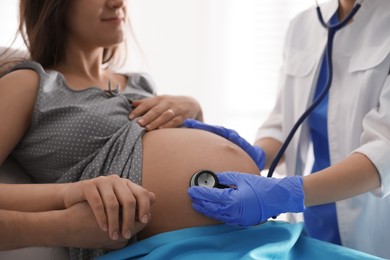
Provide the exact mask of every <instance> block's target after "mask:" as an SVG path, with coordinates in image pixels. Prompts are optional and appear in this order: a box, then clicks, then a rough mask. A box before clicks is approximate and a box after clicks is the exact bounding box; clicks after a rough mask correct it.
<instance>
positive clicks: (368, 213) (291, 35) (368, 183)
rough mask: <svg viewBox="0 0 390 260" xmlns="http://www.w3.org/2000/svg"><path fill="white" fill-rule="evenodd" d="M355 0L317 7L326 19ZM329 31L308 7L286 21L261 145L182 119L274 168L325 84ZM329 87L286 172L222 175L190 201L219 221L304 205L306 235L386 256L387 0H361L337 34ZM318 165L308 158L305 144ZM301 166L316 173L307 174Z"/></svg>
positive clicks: (252, 221)
mask: <svg viewBox="0 0 390 260" xmlns="http://www.w3.org/2000/svg"><path fill="white" fill-rule="evenodd" d="M354 4H355V1H354V0H339V1H336V0H331V1H330V2H328V3H326V4H324V5H322V6H321V10H322V14H323V18H324V20H325V21H326V22H329V23H330V24H335V23H337V22H338V21H341V20H343V19H344V18H345V17H346V16H347V15H348V14H349V13H350V12H351V10H352V8H353V6H354ZM326 41H327V30H326V29H324V27H323V26H322V25H321V24H320V22H319V21H318V20H317V14H316V10H315V9H314V8H312V9H309V10H307V11H305V12H303V13H301V14H300V15H298V16H297V17H296V18H295V19H293V21H292V22H291V24H290V27H289V30H288V33H287V37H286V42H285V49H284V66H283V70H282V74H281V77H280V81H279V83H280V92H279V95H278V98H277V102H276V105H275V107H274V109H273V111H272V112H271V114H270V115H269V117H268V119H267V120H266V121H265V123H263V125H262V126H261V127H260V129H259V131H258V133H257V138H256V142H255V145H254V146H252V145H249V144H248V143H247V142H246V141H245V140H244V139H242V138H241V137H240V136H238V134H237V133H235V132H234V131H232V130H228V129H225V128H222V127H214V126H210V125H205V124H202V123H199V122H197V121H194V120H187V121H186V123H185V124H186V126H187V127H192V128H199V129H204V130H208V131H211V132H214V133H216V134H219V135H221V136H223V137H225V138H228V139H230V140H231V141H233V142H235V143H236V144H238V145H239V146H241V147H242V148H243V149H244V150H246V151H247V152H248V154H250V155H251V156H252V158H253V159H254V160H255V161H256V162H257V163H258V165H259V166H260V167H261V169H268V168H269V166H270V165H271V162H272V161H273V158H274V157H275V155H276V153H277V152H278V150H279V148H280V147H281V145H282V143H283V142H284V140H285V139H286V136H287V135H288V133H289V131H290V130H291V128H292V127H293V125H294V123H295V122H296V121H297V120H298V118H299V117H300V116H301V115H302V114H303V112H304V111H305V110H306V108H307V107H308V106H309V105H310V104H311V103H312V102H313V100H314V99H315V98H316V97H317V96H318V95H319V93H320V92H321V90H322V89H323V88H324V84H325V81H326V78H327V76H328V75H329V70H328V68H327V66H326V65H327V59H326V58H324V49H325V45H326ZM332 57H333V62H332V64H333V80H332V87H331V88H330V91H329V93H328V94H327V95H326V96H325V98H324V99H323V100H322V101H321V103H320V105H319V106H318V107H317V108H316V109H315V110H314V112H313V113H311V114H310V116H309V117H308V120H306V121H305V122H304V123H303V125H302V126H301V127H300V128H299V129H298V131H297V133H296V134H295V137H294V138H293V139H292V142H291V143H290V145H289V146H288V148H287V150H286V152H285V153H284V157H283V159H284V162H285V165H286V169H287V175H288V176H287V177H285V178H281V179H276V178H266V177H259V176H254V175H249V174H242V173H237V172H224V173H219V174H218V176H219V177H218V178H219V181H220V182H221V183H222V184H226V185H231V186H234V189H233V188H228V189H211V188H207V187H192V188H190V189H189V195H190V197H191V199H192V201H193V208H194V209H195V210H197V211H199V212H200V213H203V214H205V215H207V216H210V217H213V218H215V219H218V220H220V221H223V222H226V223H230V224H238V225H243V226H249V225H256V224H259V223H261V222H263V221H266V220H267V219H268V218H270V217H272V216H276V215H278V214H280V213H284V212H303V213H304V219H305V228H306V231H307V233H308V234H309V235H310V236H312V237H314V238H318V239H321V240H324V241H329V242H332V243H336V244H340V245H343V246H346V247H350V248H354V249H357V250H360V251H364V252H367V253H370V254H373V255H377V256H380V257H384V258H390V247H389V242H388V241H390V226H389V225H388V224H386V223H388V221H389V216H390V196H389V194H390V76H389V68H390V1H388V0H365V1H363V2H362V5H361V8H360V9H359V10H358V12H357V13H356V15H355V16H354V17H353V19H352V20H351V21H350V22H349V23H348V24H347V25H346V26H345V27H344V28H342V29H341V30H339V31H338V32H337V33H336V36H335V38H334V45H333V55H332ZM310 146H312V147H313V151H314V152H313V154H314V158H315V159H314V163H313V165H311V164H310V165H307V164H306V162H307V158H308V154H309V147H310ZM305 167H309V169H311V173H312V174H305V176H304V174H303V172H304V169H305Z"/></svg>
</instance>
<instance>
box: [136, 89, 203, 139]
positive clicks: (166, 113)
mask: <svg viewBox="0 0 390 260" xmlns="http://www.w3.org/2000/svg"><path fill="white" fill-rule="evenodd" d="M133 105H134V107H135V108H134V109H133V111H132V112H131V113H130V115H129V118H130V120H133V119H134V118H136V117H141V118H140V119H139V120H138V123H139V124H140V125H141V126H144V127H145V128H146V129H147V130H148V131H151V130H154V129H158V128H172V127H178V126H181V125H182V124H183V122H184V120H185V119H186V118H193V119H197V120H199V121H202V120H203V113H202V109H201V107H200V105H199V103H198V102H197V101H196V100H195V99H194V98H192V97H186V96H166V95H162V96H156V97H152V98H146V99H142V100H137V101H133Z"/></svg>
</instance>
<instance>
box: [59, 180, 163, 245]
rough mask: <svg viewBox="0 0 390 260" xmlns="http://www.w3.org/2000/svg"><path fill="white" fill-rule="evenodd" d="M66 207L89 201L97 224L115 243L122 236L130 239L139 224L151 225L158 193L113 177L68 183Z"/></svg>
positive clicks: (64, 194) (65, 199) (65, 195)
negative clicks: (136, 222) (152, 207)
mask: <svg viewBox="0 0 390 260" xmlns="http://www.w3.org/2000/svg"><path fill="white" fill-rule="evenodd" d="M63 199H64V205H65V207H66V208H69V207H71V206H72V205H74V204H76V203H79V202H82V201H87V202H88V204H89V205H90V207H91V209H92V211H93V213H94V215H95V218H96V220H97V223H98V224H99V226H100V228H101V229H102V230H103V231H108V232H109V235H110V237H111V238H112V239H113V240H117V239H119V235H120V233H119V232H120V222H122V223H121V235H122V236H123V237H124V238H126V239H129V238H130V237H131V236H133V235H134V234H135V221H136V220H138V221H140V222H141V223H144V224H146V223H148V222H149V221H150V218H151V214H150V206H151V204H153V202H154V200H155V195H154V193H151V192H149V191H147V190H146V189H144V188H142V187H141V186H139V185H137V184H135V183H133V182H131V181H129V180H128V179H124V178H120V177H119V176H118V175H116V174H113V175H109V176H101V177H97V178H94V179H90V180H84V181H80V182H75V183H71V184H68V185H67V186H66V188H65V189H64V193H63Z"/></svg>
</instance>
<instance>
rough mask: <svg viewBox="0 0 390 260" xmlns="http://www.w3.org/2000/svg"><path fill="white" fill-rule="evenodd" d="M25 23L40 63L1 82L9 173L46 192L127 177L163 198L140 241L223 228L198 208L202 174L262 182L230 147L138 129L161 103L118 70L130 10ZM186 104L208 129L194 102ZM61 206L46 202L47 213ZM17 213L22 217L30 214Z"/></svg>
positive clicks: (33, 5) (100, 9) (91, 6)
mask: <svg viewBox="0 0 390 260" xmlns="http://www.w3.org/2000/svg"><path fill="white" fill-rule="evenodd" d="M20 19H21V21H20V27H19V28H20V32H21V33H22V35H23V36H24V38H25V42H26V44H27V47H28V49H29V54H30V57H31V59H30V60H29V61H24V62H21V63H19V64H18V65H17V66H15V67H14V68H13V69H12V70H11V71H10V72H9V73H8V74H7V75H5V76H4V77H2V78H1V79H0V111H1V113H0V122H2V124H1V127H0V140H1V142H0V163H2V162H3V161H4V160H5V159H6V157H8V156H9V155H11V156H12V157H14V158H15V159H16V160H17V161H18V162H19V163H20V165H21V166H23V168H24V169H25V170H26V171H27V172H28V173H29V174H30V175H31V176H32V178H33V179H34V180H35V181H36V182H38V183H69V182H78V181H80V180H84V179H90V178H94V177H98V176H102V175H111V174H117V175H119V176H120V177H122V178H125V179H128V180H130V181H131V182H132V183H136V184H138V185H141V186H142V187H143V188H145V189H147V190H149V191H151V192H153V193H155V195H156V201H155V203H154V204H153V206H152V209H151V215H152V219H151V220H147V222H149V225H148V226H147V227H146V228H145V229H144V230H142V231H141V232H140V233H139V234H138V237H139V238H140V239H142V238H146V237H149V236H152V235H154V234H157V233H161V232H165V231H170V230H176V229H181V228H185V227H193V226H201V225H209V224H214V223H216V222H215V221H213V220H211V219H208V218H206V217H204V216H201V215H199V214H198V213H196V212H195V211H193V210H192V208H191V203H190V200H189V198H188V196H187V188H188V183H189V180H190V178H191V176H192V174H193V173H194V172H196V171H199V170H202V169H208V170H213V171H225V170H234V171H241V172H247V173H258V172H259V169H258V168H257V166H256V164H255V163H254V162H253V161H252V159H251V158H250V157H249V156H248V155H247V154H246V153H245V152H244V151H242V150H241V149H240V148H239V147H237V146H236V145H234V144H232V143H230V142H229V141H227V140H225V139H223V138H221V137H218V136H216V135H213V134H210V133H206V132H203V131H198V130H191V129H181V128H176V129H173V128H169V129H160V130H156V131H150V132H147V131H146V130H145V127H143V126H142V125H144V123H145V122H143V123H141V122H137V119H134V120H130V119H129V114H130V113H131V112H132V111H133V113H134V112H135V111H136V110H137V106H138V108H139V107H141V106H145V104H147V102H143V101H142V100H150V99H152V100H153V98H154V94H155V93H154V90H153V87H152V85H151V83H150V80H149V79H148V77H147V76H146V75H142V74H118V73H116V72H115V71H114V70H112V69H110V68H111V67H112V66H113V65H114V63H113V61H114V60H115V59H116V58H117V56H118V55H119V54H120V52H119V47H120V46H121V45H123V43H124V41H123V39H124V34H125V31H124V25H125V24H126V21H127V16H126V4H125V1H123V0H115V1H114V0H111V1H110V0H96V1H90V0H77V1H76V0H61V1H55V2H53V1H49V0H45V1H28V0H21V1H20ZM148 98H149V99H148ZM134 100H141V101H137V102H134ZM154 100H159V101H161V103H162V102H166V100H165V101H164V99H154ZM176 102H178V103H179V104H180V105H182V106H184V107H186V109H183V110H186V111H187V112H188V113H187V114H192V117H193V118H196V119H200V118H199V117H200V115H201V112H200V108H199V106H198V104H197V103H196V102H193V100H192V99H189V98H185V97H181V98H179V99H176ZM155 107H156V108H157V107H158V104H157V105H156V106H155ZM156 108H150V111H152V112H154V113H155V112H156ZM145 116H146V114H145ZM169 116H171V117H173V119H174V118H175V116H176V115H175V111H172V110H169V113H164V117H169ZM130 118H132V117H131V116H130ZM144 119H145V118H144ZM171 121H173V122H177V123H176V126H177V125H180V124H181V123H182V121H174V120H171ZM166 122H169V119H168V120H166ZM146 128H147V129H151V128H154V127H149V128H148V125H146ZM130 189H131V188H130ZM33 192H36V191H34V190H31V194H30V196H34V194H33ZM25 194H28V192H27V193H25ZM116 195H117V197H119V195H118V194H116ZM13 199H14V198H8V200H11V201H12V200H13ZM18 199H19V200H20V199H21V198H20V197H19V198H18ZM52 199H53V198H51V197H42V200H43V202H42V203H43V204H44V203H45V201H47V203H48V204H49V202H50V201H51V200H52ZM111 199H117V198H111ZM103 200H104V198H103ZM118 203H119V204H120V200H119V199H118ZM0 206H1V207H3V205H0ZM17 206H20V208H19V209H18V208H17V209H14V210H20V211H23V210H26V205H21V204H17ZM68 206H71V205H68ZM107 210H110V209H106V211H107ZM113 210H114V211H115V209H113ZM106 214H109V212H106ZM118 214H119V213H118ZM118 214H117V216H118ZM119 216H120V217H121V218H123V216H124V215H123V214H122V215H121V214H119ZM137 220H138V219H135V220H133V221H137ZM115 222H118V219H116V220H115V219H110V218H109V219H108V226H109V227H108V229H109V233H110V236H111V237H112V238H113V239H118V232H120V231H118V230H115V228H114V229H113V228H112V226H114V227H115V224H112V223H115ZM102 252H103V251H100V250H86V249H73V250H71V257H72V258H80V259H81V258H82V259H88V258H93V257H95V256H96V255H99V254H101V253H102Z"/></svg>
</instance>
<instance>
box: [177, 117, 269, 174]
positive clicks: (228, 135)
mask: <svg viewBox="0 0 390 260" xmlns="http://www.w3.org/2000/svg"><path fill="white" fill-rule="evenodd" d="M184 126H186V127H187V128H195V129H201V130H206V131H209V132H211V133H214V134H216V135H219V136H221V137H223V138H225V139H228V140H229V141H231V142H232V143H234V144H236V145H238V146H239V147H241V149H243V150H244V151H245V152H246V153H247V154H248V155H249V156H250V157H251V158H252V160H253V161H254V162H255V163H256V165H257V167H258V168H259V169H260V170H262V169H263V168H264V165H265V162H266V154H265V152H264V151H263V149H262V148H261V147H260V146H253V145H251V144H250V143H248V142H247V141H246V140H245V139H244V138H242V137H241V136H240V135H239V134H238V133H237V132H236V131H234V130H231V129H227V128H224V127H222V126H212V125H208V124H205V123H202V122H199V121H196V120H194V119H186V120H184Z"/></svg>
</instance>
